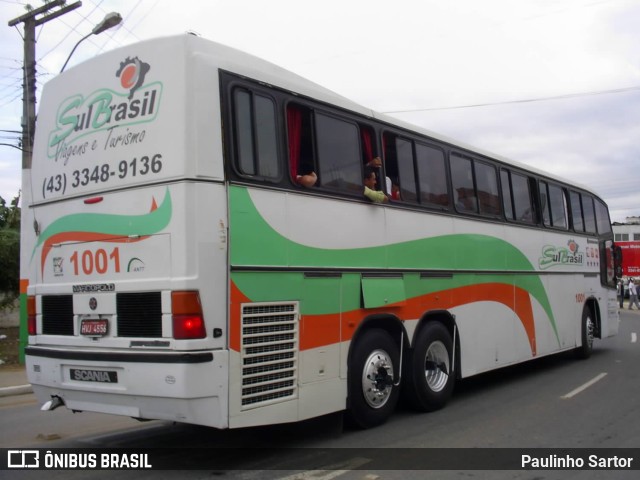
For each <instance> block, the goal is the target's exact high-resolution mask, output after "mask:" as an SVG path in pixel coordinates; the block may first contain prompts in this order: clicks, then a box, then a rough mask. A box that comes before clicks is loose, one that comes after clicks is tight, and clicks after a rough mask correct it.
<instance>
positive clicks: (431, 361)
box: [405, 322, 455, 412]
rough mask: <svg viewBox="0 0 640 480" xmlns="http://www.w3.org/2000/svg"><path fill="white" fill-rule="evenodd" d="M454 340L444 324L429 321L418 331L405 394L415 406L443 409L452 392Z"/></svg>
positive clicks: (430, 409)
mask: <svg viewBox="0 0 640 480" xmlns="http://www.w3.org/2000/svg"><path fill="white" fill-rule="evenodd" d="M453 365H454V363H453V340H452V339H451V335H450V334H449V331H448V330H447V329H446V327H445V326H444V325H443V324H441V323H439V322H430V323H428V324H427V325H425V326H424V328H423V329H422V330H421V331H420V332H419V333H418V336H417V338H416V341H415V347H414V349H413V355H412V356H411V363H410V369H411V370H410V371H409V372H408V374H407V382H406V383H405V387H406V390H405V393H406V396H407V399H408V400H409V402H410V403H411V404H412V405H413V406H414V407H415V408H417V409H419V410H422V411H425V412H428V411H433V410H437V409H439V408H442V407H443V406H444V405H445V404H446V403H447V401H448V400H449V398H450V397H451V394H452V393H453V387H454V385H455V372H454V368H453Z"/></svg>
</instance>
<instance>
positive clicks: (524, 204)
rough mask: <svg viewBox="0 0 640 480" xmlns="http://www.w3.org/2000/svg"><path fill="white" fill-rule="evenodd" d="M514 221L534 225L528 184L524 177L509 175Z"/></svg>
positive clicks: (514, 174) (515, 174) (534, 219)
mask: <svg viewBox="0 0 640 480" xmlns="http://www.w3.org/2000/svg"><path fill="white" fill-rule="evenodd" d="M511 186H512V189H513V204H514V214H515V220H518V221H520V222H526V223H535V221H536V217H535V215H534V209H533V204H532V203H531V187H530V182H529V179H528V178H527V177H525V176H524V175H519V174H517V173H512V174H511Z"/></svg>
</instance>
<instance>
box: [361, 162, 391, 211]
mask: <svg viewBox="0 0 640 480" xmlns="http://www.w3.org/2000/svg"><path fill="white" fill-rule="evenodd" d="M377 182H378V179H377V176H376V171H375V169H374V168H372V167H365V169H364V196H365V197H367V198H368V199H369V200H371V201H372V202H373V203H387V202H388V201H389V198H388V197H387V196H386V195H385V194H384V192H381V191H379V190H376V183H377Z"/></svg>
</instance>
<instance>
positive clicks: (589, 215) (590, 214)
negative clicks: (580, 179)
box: [582, 195, 596, 233]
mask: <svg viewBox="0 0 640 480" xmlns="http://www.w3.org/2000/svg"><path fill="white" fill-rule="evenodd" d="M582 211H583V213H584V229H585V231H586V232H589V233H596V213H595V210H594V207H593V198H592V197H590V196H589V195H582Z"/></svg>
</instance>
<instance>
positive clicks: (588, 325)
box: [576, 307, 595, 359]
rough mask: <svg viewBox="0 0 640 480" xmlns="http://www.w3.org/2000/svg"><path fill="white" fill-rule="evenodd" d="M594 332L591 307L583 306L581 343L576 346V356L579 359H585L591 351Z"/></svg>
mask: <svg viewBox="0 0 640 480" xmlns="http://www.w3.org/2000/svg"><path fill="white" fill-rule="evenodd" d="M594 332H595V324H594V323H593V314H592V313H591V309H590V308H588V307H585V308H584V310H583V311H582V320H581V338H582V345H580V346H579V347H578V348H576V357H578V358H580V359H587V358H589V357H590V356H591V353H592V352H593V339H594Z"/></svg>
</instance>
